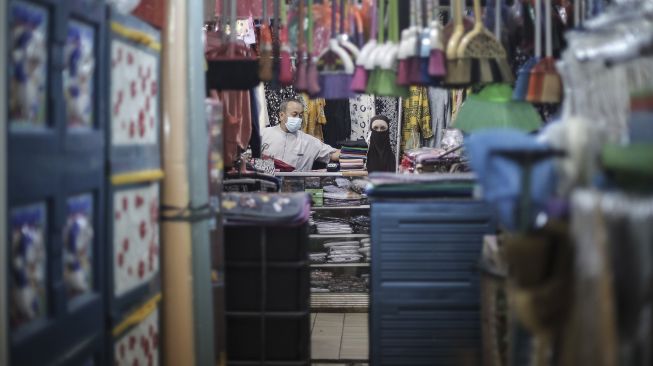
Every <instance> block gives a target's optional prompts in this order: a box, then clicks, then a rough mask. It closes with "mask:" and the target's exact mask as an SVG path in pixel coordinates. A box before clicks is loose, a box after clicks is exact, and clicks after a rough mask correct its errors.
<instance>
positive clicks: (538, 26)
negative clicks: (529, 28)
mask: <svg viewBox="0 0 653 366" xmlns="http://www.w3.org/2000/svg"><path fill="white" fill-rule="evenodd" d="M535 57H537V58H541V57H542V0H535Z"/></svg>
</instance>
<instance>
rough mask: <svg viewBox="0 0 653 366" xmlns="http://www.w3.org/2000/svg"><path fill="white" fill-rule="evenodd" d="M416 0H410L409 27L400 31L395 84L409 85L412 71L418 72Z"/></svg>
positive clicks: (418, 32) (412, 77)
mask: <svg viewBox="0 0 653 366" xmlns="http://www.w3.org/2000/svg"><path fill="white" fill-rule="evenodd" d="M416 1H417V0H410V27H409V28H407V29H404V30H403V31H402V32H401V41H400V42H399V52H398V54H397V59H398V66H397V84H399V85H403V86H409V85H411V80H412V79H414V78H415V77H414V76H413V73H414V72H419V71H418V69H419V66H418V63H419V60H418V57H419V56H418V51H419V50H418V43H419V34H420V30H419V28H418V27H417V4H416Z"/></svg>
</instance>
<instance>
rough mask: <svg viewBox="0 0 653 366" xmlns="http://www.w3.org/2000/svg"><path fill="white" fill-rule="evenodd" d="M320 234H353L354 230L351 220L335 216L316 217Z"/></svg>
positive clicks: (315, 220) (316, 224)
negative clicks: (350, 223)
mask: <svg viewBox="0 0 653 366" xmlns="http://www.w3.org/2000/svg"><path fill="white" fill-rule="evenodd" d="M314 222H315V226H316V227H317V233H318V234H351V233H352V232H353V230H352V228H351V225H349V222H347V221H346V220H343V219H338V218H333V217H323V218H318V219H314Z"/></svg>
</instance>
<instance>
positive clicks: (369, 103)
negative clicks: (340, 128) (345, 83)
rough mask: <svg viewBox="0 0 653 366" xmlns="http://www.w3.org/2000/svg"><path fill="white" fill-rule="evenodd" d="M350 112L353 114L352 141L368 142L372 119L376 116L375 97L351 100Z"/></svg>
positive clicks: (366, 96) (367, 96)
mask: <svg viewBox="0 0 653 366" xmlns="http://www.w3.org/2000/svg"><path fill="white" fill-rule="evenodd" d="M349 112H350V114H351V136H350V139H351V140H352V141H356V140H367V138H368V135H369V133H370V125H369V123H370V119H371V118H372V117H374V115H375V108H374V97H373V96H371V95H364V94H363V95H359V96H357V97H356V98H350V99H349Z"/></svg>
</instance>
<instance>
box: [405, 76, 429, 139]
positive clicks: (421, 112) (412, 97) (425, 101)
mask: <svg viewBox="0 0 653 366" xmlns="http://www.w3.org/2000/svg"><path fill="white" fill-rule="evenodd" d="M431 137H433V130H432V129H431V109H430V107H429V96H428V89H427V88H424V87H419V86H411V87H410V89H409V96H408V98H405V99H404V100H403V118H402V126H401V151H406V150H410V149H416V148H419V147H421V139H430V138H431Z"/></svg>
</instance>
